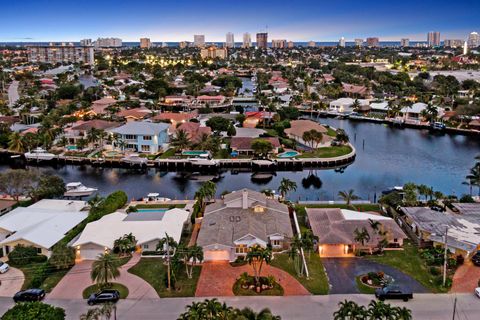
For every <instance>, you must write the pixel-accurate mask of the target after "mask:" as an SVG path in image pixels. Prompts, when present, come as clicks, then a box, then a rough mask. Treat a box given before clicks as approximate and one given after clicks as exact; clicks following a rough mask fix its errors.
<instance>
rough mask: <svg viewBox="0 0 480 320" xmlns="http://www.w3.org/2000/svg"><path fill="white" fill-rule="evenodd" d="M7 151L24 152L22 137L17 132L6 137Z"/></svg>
mask: <svg viewBox="0 0 480 320" xmlns="http://www.w3.org/2000/svg"><path fill="white" fill-rule="evenodd" d="M8 150H10V151H12V152H25V144H24V141H23V137H22V136H21V135H20V133H18V132H12V133H11V134H10V136H9V137H8Z"/></svg>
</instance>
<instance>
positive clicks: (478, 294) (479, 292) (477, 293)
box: [475, 287, 480, 298]
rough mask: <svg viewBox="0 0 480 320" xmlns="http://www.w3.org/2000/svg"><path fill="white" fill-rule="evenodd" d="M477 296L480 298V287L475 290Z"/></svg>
mask: <svg viewBox="0 0 480 320" xmlns="http://www.w3.org/2000/svg"><path fill="white" fill-rule="evenodd" d="M475 295H476V296H477V297H479V298H480V287H478V288H475Z"/></svg>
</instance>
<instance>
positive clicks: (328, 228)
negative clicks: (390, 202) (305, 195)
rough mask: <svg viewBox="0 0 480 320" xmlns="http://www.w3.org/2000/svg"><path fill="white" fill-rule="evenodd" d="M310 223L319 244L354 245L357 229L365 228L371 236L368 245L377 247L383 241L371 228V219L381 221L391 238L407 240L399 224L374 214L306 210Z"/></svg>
mask: <svg viewBox="0 0 480 320" xmlns="http://www.w3.org/2000/svg"><path fill="white" fill-rule="evenodd" d="M306 211H307V216H308V221H309V223H310V226H311V228H312V231H313V234H314V235H316V236H318V243H319V244H354V243H355V235H354V232H355V229H357V228H358V229H361V228H365V229H367V231H368V233H369V234H370V240H369V241H368V243H366V244H367V245H376V244H378V242H379V241H380V240H381V236H379V235H378V234H377V233H376V232H375V230H373V229H372V227H371V226H370V219H371V220H373V221H379V222H380V223H381V225H382V228H383V230H384V231H387V234H388V235H389V237H391V238H406V235H405V234H404V233H403V231H402V229H400V227H399V226H398V225H397V223H396V222H395V221H394V220H393V219H391V218H388V217H384V216H381V215H378V214H375V213H373V212H369V213H367V212H357V211H352V210H346V209H339V208H306Z"/></svg>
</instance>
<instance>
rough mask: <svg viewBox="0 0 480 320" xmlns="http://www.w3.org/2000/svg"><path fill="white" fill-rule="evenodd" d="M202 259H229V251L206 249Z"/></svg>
mask: <svg viewBox="0 0 480 320" xmlns="http://www.w3.org/2000/svg"><path fill="white" fill-rule="evenodd" d="M203 259H204V260H205V261H222V260H226V261H230V252H229V251H228V250H207V251H205V253H204V255H203Z"/></svg>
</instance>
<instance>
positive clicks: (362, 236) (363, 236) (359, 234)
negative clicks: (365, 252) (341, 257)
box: [353, 227, 370, 247]
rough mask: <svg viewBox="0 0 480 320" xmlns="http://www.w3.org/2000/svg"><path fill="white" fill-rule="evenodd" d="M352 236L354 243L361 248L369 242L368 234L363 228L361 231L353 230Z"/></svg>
mask: <svg viewBox="0 0 480 320" xmlns="http://www.w3.org/2000/svg"><path fill="white" fill-rule="evenodd" d="M353 236H354V238H353V239H354V240H355V242H358V243H361V244H362V246H363V247H364V246H365V243H367V242H368V241H370V234H369V233H368V231H367V229H366V228H365V227H363V228H362V229H358V228H355V230H354V231H353Z"/></svg>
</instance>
